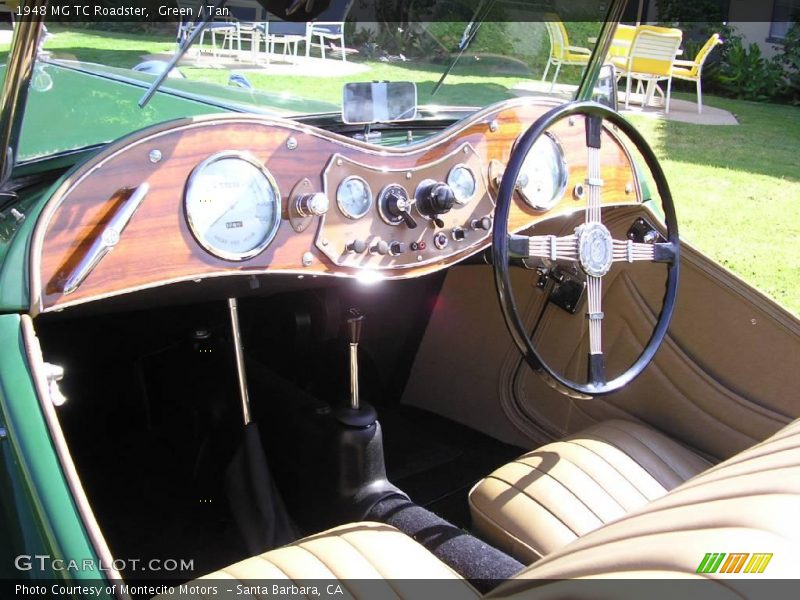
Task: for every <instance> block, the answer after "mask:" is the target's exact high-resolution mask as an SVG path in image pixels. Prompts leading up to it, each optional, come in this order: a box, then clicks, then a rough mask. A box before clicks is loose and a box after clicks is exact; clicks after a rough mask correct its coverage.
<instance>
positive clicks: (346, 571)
mask: <svg viewBox="0 0 800 600" xmlns="http://www.w3.org/2000/svg"><path fill="white" fill-rule="evenodd" d="M403 579H421V580H430V579H442V580H451V581H453V582H454V584H453V587H452V588H451V587H448V590H451V591H455V592H456V595H457V597H459V598H469V599H472V600H474V599H475V598H478V597H479V596H480V594H478V592H477V591H475V589H474V588H473V587H472V586H471V585H470V584H469V583H468V582H467V581H466V580H464V579H462V578H461V577H460V576H459V575H458V574H457V573H456V572H455V571H453V570H452V569H451V568H450V567H448V566H447V565H446V564H444V563H443V562H441V561H440V560H439V559H438V558H436V557H435V556H434V555H433V554H431V553H430V552H428V550H426V549H425V548H424V547H423V546H422V545H420V544H418V543H417V542H415V541H414V540H413V539H411V538H410V537H409V536H407V535H405V534H404V533H402V532H400V531H398V530H397V529H395V528H394V527H391V526H389V525H384V524H381V523H369V522H364V523H353V524H350V525H343V526H341V527H336V528H335V529H331V530H329V531H326V532H324V533H319V534H317V535H313V536H310V537H307V538H304V539H302V540H299V541H297V542H295V543H293V544H290V545H288V546H284V547H283V548H278V549H276V550H271V551H269V552H265V553H264V554H261V555H259V556H254V557H251V558H248V559H245V560H243V561H241V562H238V563H236V564H233V565H231V566H229V567H225V568H224V569H221V570H219V571H217V572H215V573H210V574H208V575H204V576H203V577H201V578H199V579H196V580H194V581H193V582H190V583H189V584H188V585H189V587H193V586H198V587H202V586H203V582H204V581H206V582H209V580H211V581H217V582H218V581H220V580H227V581H231V582H232V586H231V588H232V589H235V588H233V586H235V585H236V584H237V582H240V584H241V585H244V586H245V587H248V586H250V587H252V586H257V585H259V583H262V584H265V585H266V584H268V585H267V587H268V588H269V590H272V585H273V584H279V585H280V584H281V582H284V581H285V582H286V585H292V584H293V583H296V585H298V586H302V585H315V582H316V583H319V582H320V581H324V582H330V581H334V582H335V581H342V582H343V585H342V589H343V590H346V592H347V594H346V595H345V596H344V597H347V596H351V597H356V598H374V597H386V598H395V599H400V598H413V597H415V595H416V596H418V593H419V591H420V590H419V588H418V587H414V586H409V587H407V588H404V587H403V585H397V584H394V583H388V581H392V582H393V581H394V580H403ZM366 580H372V581H370V582H369V583H367V581H366ZM376 580H377V581H376ZM304 582H305V583H304ZM415 592H416V593H415ZM268 595H272V594H271V591H270V593H265V594H247V593H246V594H243V595H242V594H237V596H236V597H237V598H245V599H250V598H260V597H267V596H268ZM289 595H291V596H292V597H303V596H304V595H305V594H303V593H300V594H299V595H298V594H289ZM322 595H323V596H326V595H327V594H325V593H324V590H323V592H322ZM308 596H309V597H312V596H313V594H309V595H308ZM168 597H169V596H165V597H164V600H166V598H168ZM189 597H191V596H189ZM197 597H198V598H201V597H203V596H202V595H198V596H197ZM226 597H227V596H226ZM287 597H288V596H287ZM334 597H341V596H338V595H337V596H334ZM159 598H160V597H157V598H156V599H154V600H158V599H159ZM181 598H182V599H185V598H187V596H184V595H182V596H181Z"/></svg>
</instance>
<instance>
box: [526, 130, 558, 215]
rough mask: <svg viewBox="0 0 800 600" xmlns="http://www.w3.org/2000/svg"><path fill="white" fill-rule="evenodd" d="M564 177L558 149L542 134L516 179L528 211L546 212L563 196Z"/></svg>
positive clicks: (551, 139)
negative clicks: (532, 209)
mask: <svg viewBox="0 0 800 600" xmlns="http://www.w3.org/2000/svg"><path fill="white" fill-rule="evenodd" d="M568 175H569V173H568V171H567V163H566V161H565V159H564V152H563V151H562V150H561V146H560V145H559V144H558V142H557V141H556V140H555V138H553V137H552V136H551V135H550V134H546V135H543V136H542V137H540V138H539V140H538V141H537V142H536V143H535V144H534V145H533V148H531V150H530V152H528V155H527V156H526V157H525V161H524V162H523V163H522V169H521V170H520V174H519V177H518V178H517V190H519V193H520V194H521V195H522V198H523V199H524V200H525V202H527V203H528V204H529V205H530V206H531V208H534V209H536V210H550V209H551V208H553V207H554V206H555V205H556V203H557V202H558V200H559V199H560V198H561V196H562V195H563V194H564V190H565V189H566V187H567V177H568Z"/></svg>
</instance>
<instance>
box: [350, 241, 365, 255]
mask: <svg viewBox="0 0 800 600" xmlns="http://www.w3.org/2000/svg"><path fill="white" fill-rule="evenodd" d="M345 250H347V251H348V252H350V253H351V254H363V253H364V252H366V250H367V242H365V241H364V240H353V241H352V242H350V243H349V244H347V246H345Z"/></svg>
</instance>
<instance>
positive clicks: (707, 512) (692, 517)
mask: <svg viewBox="0 0 800 600" xmlns="http://www.w3.org/2000/svg"><path fill="white" fill-rule="evenodd" d="M798 514H800V419H798V420H796V421H793V422H792V423H790V424H789V425H787V426H786V427H784V428H783V429H781V430H780V431H778V432H777V433H776V434H775V435H773V436H772V437H770V438H768V439H767V440H765V441H764V442H761V443H760V444H756V445H755V446H753V447H751V448H748V449H747V450H745V451H743V452H740V453H739V454H737V455H735V456H733V457H731V458H729V459H728V460H726V461H724V462H722V463H720V464H719V465H717V466H715V467H712V468H711V469H709V470H708V471H706V472H705V473H702V474H700V475H698V476H697V477H694V478H693V479H691V480H689V481H687V482H686V483H684V484H682V485H680V486H679V487H677V488H676V489H674V490H672V491H671V492H669V493H668V494H666V495H665V496H664V497H662V498H660V499H658V500H656V501H654V502H652V503H650V504H648V505H647V506H645V507H644V508H642V509H639V510H637V511H635V512H634V513H632V514H630V515H628V516H626V517H623V518H621V519H619V520H617V521H615V522H613V523H609V524H608V525H605V526H603V527H601V528H599V529H597V530H595V531H592V532H590V533H587V534H586V535H585V536H583V537H582V538H580V539H579V540H576V541H574V542H572V543H571V544H569V545H568V546H565V547H564V548H562V549H561V550H559V551H557V552H554V553H553V554H551V555H549V556H547V557H545V558H543V559H542V560H541V561H539V562H537V563H536V564H534V565H532V566H530V567H528V568H526V569H525V570H524V571H523V572H522V573H520V574H519V575H517V576H515V577H514V578H513V579H511V580H509V581H507V582H505V583H503V584H502V585H501V586H499V587H498V588H497V589H495V590H494V591H493V592H492V594H491V596H495V597H516V596H517V595H519V596H520V597H524V598H526V599H534V598H536V599H539V600H541V599H544V598H551V597H559V598H564V597H569V598H575V599H578V598H597V597H598V594H597V587H596V586H595V587H594V588H593V587H592V586H588V587H586V586H577V587H573V588H572V589H571V590H570V591H569V592H566V591H565V590H564V589H561V590H560V592H558V593H556V591H555V590H557V588H558V586H544V587H539V586H542V583H544V582H545V581H546V580H553V579H575V578H598V577H599V578H604V579H625V578H639V579H668V578H669V579H671V578H675V577H680V578H687V577H688V578H698V579H700V578H702V579H709V578H710V579H714V580H716V583H717V585H715V586H713V587H715V588H716V589H711V587H709V586H706V587H703V588H701V589H702V590H704V593H702V594H701V595H697V594H696V593H695V594H692V593H691V590H692V589H694V590H695V592H696V591H697V589H698V588H696V587H695V588H687V587H684V588H682V589H683V590H684V592H685V593H686V595H687V597H693V598H694V597H704V598H731V599H733V598H737V599H741V598H752V599H754V600H755V599H756V598H765V597H779V596H783V597H794V596H796V593H795V592H788V591H781V592H780V593H779V592H778V590H777V589H775V588H773V587H764V586H758V585H755V586H754V585H753V583H754V582H753V581H752V579H753V578H756V579H797V578H798V577H800V571H798V564H800V519H798V518H797V515H798ZM708 553H719V554H723V553H724V554H725V557H723V559H722V562H721V563H720V564H719V567H718V569H716V570H714V571H713V572H708V573H705V572H704V573H697V571H698V568H699V567H700V564H701V562H702V561H703V559H704V557H705V555H706V554H708ZM731 554H739V555H740V556H743V557H744V560H741V561H735V562H734V563H733V565H731V563H730V562H728V561H729V559H732V557H731ZM763 554H767V555H771V556H770V557H769V561H768V562H767V564H766V567H765V568H764V569H763V572H760V573H753V572H749V573H748V572H746V571H747V567H748V565H750V563H751V561H752V560H754V556H755V555H763ZM763 565H764V561H763V560H762V562H761V566H763ZM737 568H738V570H737ZM743 579H744V580H747V579H750V581H741V580H743ZM740 583H741V585H740ZM791 585H792V584H790V586H791ZM532 588H537V589H532ZM547 588H549V589H547ZM791 589H792V587H788V588H786V590H791ZM637 590H638V592H637ZM670 590H671V591H673V592H674V591H675V588H667V591H670ZM625 591H627V594H609V595H607V596H606V597H615V598H628V597H631V598H632V597H638V598H641V597H642V596H643V595H645V594H642V589H641V588H634V587H628V588H627V590H625ZM651 591H652V588H651ZM646 595H647V596H651V595H652V594H646ZM658 597H671V598H674V597H675V594H674V593H671V594H664V593H662V594H661V595H660V596H658Z"/></svg>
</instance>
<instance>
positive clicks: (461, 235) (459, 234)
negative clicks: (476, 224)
mask: <svg viewBox="0 0 800 600" xmlns="http://www.w3.org/2000/svg"><path fill="white" fill-rule="evenodd" d="M450 233H451V235H452V236H453V241H456V242H463V241H464V239H465V238H466V237H467V232H466V231H464V230H463V229H461V227H454V228H453V231H452V232H450Z"/></svg>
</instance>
